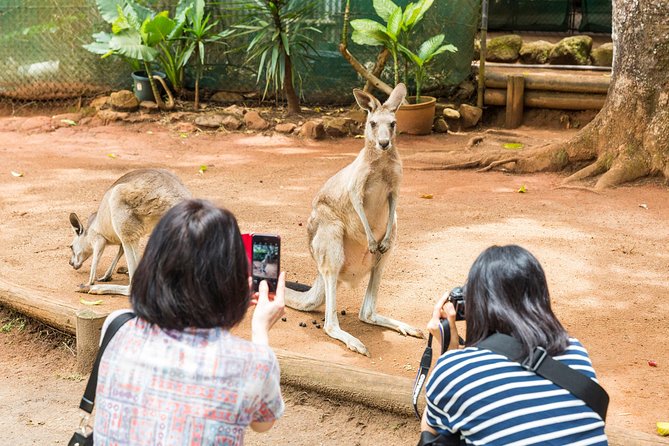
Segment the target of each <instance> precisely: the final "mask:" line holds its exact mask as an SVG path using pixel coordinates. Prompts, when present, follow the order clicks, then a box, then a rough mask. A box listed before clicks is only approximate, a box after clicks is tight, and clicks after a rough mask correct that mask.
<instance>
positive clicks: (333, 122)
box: [323, 117, 355, 138]
mask: <svg viewBox="0 0 669 446" xmlns="http://www.w3.org/2000/svg"><path fill="white" fill-rule="evenodd" d="M323 127H324V129H325V134H326V135H328V136H331V137H333V138H341V137H342V136H346V135H348V134H349V133H351V128H352V127H355V122H354V121H353V119H351V118H346V117H337V118H327V119H324V120H323Z"/></svg>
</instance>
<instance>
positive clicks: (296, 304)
mask: <svg viewBox="0 0 669 446" xmlns="http://www.w3.org/2000/svg"><path fill="white" fill-rule="evenodd" d="M353 95H354V96H355V99H356V101H357V102H358V105H359V106H360V107H361V108H362V109H364V110H366V111H367V112H368V113H367V122H366V124H365V147H364V148H363V149H362V150H361V151H360V153H359V154H358V156H357V157H356V159H355V160H354V161H353V162H352V163H351V164H349V165H348V166H346V167H344V168H343V169H342V170H340V171H339V172H337V173H336V174H335V175H334V176H333V177H331V178H330V179H329V180H328V181H327V182H326V183H325V185H324V186H323V187H322V188H321V190H320V191H319V192H318V194H317V195H316V197H315V198H314V200H313V203H312V211H311V215H310V216H309V221H308V223H307V232H308V234H309V248H310V250H311V255H312V257H313V258H314V260H315V261H316V266H317V267H318V277H317V278H316V281H315V283H314V284H313V286H312V287H311V289H310V290H309V291H307V292H298V291H294V290H286V305H288V306H289V307H291V308H295V309H297V310H302V311H313V310H315V309H316V308H317V307H319V306H320V305H322V304H323V300H325V326H324V330H325V332H326V333H327V334H328V335H330V336H331V337H333V338H335V339H338V340H340V341H342V342H343V343H344V344H346V346H347V347H348V348H349V349H351V350H353V351H356V352H358V353H361V354H363V355H367V356H370V355H369V351H368V350H367V348H366V347H365V346H364V344H363V343H362V342H360V341H359V340H358V339H357V338H355V337H354V336H352V335H350V334H349V333H347V332H345V331H344V330H342V329H341V328H340V327H339V320H338V319H337V286H338V284H339V283H347V284H350V285H352V286H353V285H355V284H356V283H357V282H358V281H360V280H361V279H363V278H364V277H365V276H366V275H368V274H369V283H368V284H367V291H366V292H365V298H364V300H363V302H362V307H361V308H360V313H359V318H360V320H361V321H363V322H367V323H369V324H375V325H381V326H383V327H387V328H391V329H393V330H397V331H399V332H400V333H402V334H404V335H410V336H415V337H419V338H422V337H423V333H422V332H421V331H420V330H418V329H416V328H414V327H411V326H409V325H407V324H405V323H403V322H400V321H397V320H394V319H390V318H388V317H384V316H381V315H379V314H378V313H377V312H376V297H377V293H378V290H379V284H380V282H381V275H382V273H383V267H384V265H385V263H386V260H387V259H388V253H389V251H390V250H391V249H392V247H393V245H394V243H395V239H396V235H397V215H396V214H395V210H396V208H397V196H398V193H399V185H400V180H401V178H402V162H401V160H400V157H399V154H398V153H397V149H396V148H395V111H396V110H397V109H398V108H399V106H400V104H401V103H402V101H403V100H404V97H405V95H406V87H405V86H404V84H398V85H397V86H396V87H395V89H394V90H393V91H392V93H391V94H390V97H389V98H388V100H387V101H386V102H385V103H384V104H383V105H382V104H381V103H380V102H379V101H378V100H377V99H376V98H375V97H374V96H372V95H370V94H368V93H365V92H363V91H361V90H357V89H356V90H353Z"/></svg>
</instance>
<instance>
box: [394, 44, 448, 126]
mask: <svg viewBox="0 0 669 446" xmlns="http://www.w3.org/2000/svg"><path fill="white" fill-rule="evenodd" d="M444 39H446V36H445V35H444V34H439V35H436V36H434V37H431V38H429V39H428V40H426V41H425V42H423V44H422V45H421V46H420V48H418V52H416V53H414V52H413V51H411V50H410V49H409V48H407V47H405V46H403V45H399V50H400V51H401V52H402V54H403V55H404V56H405V57H406V58H407V60H409V61H410V62H412V63H413V65H414V68H413V73H414V82H415V85H416V96H411V97H409V98H408V101H409V104H404V105H402V106H400V108H399V109H398V110H397V112H396V113H395V116H396V117H397V127H398V130H399V131H400V132H405V133H411V134H415V135H425V134H428V133H430V132H431V131H432V122H433V121H434V112H435V108H436V104H437V99H436V98H434V97H432V96H423V95H421V89H422V87H423V85H424V83H425V81H426V80H427V66H428V64H429V63H430V62H431V61H432V59H433V58H434V56H436V55H438V54H441V53H443V52H445V51H450V52H455V51H457V48H455V46H453V45H451V44H444Z"/></svg>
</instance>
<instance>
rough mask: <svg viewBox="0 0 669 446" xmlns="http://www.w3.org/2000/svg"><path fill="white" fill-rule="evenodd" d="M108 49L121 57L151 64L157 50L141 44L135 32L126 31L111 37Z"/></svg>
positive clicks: (140, 39)
mask: <svg viewBox="0 0 669 446" xmlns="http://www.w3.org/2000/svg"><path fill="white" fill-rule="evenodd" d="M109 47H110V48H112V49H113V50H114V51H116V52H117V53H118V54H121V55H122V56H126V57H129V58H131V59H138V60H144V61H146V62H152V61H154V60H155V59H156V57H157V56H158V50H156V49H155V48H151V47H149V46H146V45H144V44H143V43H142V38H141V36H140V35H139V33H138V32H137V31H131V30H127V31H124V32H123V33H121V34H117V35H115V36H113V37H112V38H111V40H110V41H109Z"/></svg>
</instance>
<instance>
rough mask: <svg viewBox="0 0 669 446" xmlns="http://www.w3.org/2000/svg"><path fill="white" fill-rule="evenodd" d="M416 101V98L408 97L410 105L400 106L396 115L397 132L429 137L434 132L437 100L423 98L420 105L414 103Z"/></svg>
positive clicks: (429, 97) (430, 97)
mask: <svg viewBox="0 0 669 446" xmlns="http://www.w3.org/2000/svg"><path fill="white" fill-rule="evenodd" d="M415 100H416V97H415V96H410V97H408V98H407V101H409V104H405V105H402V106H400V108H399V110H397V112H396V113H395V117H396V118H397V130H399V131H400V132H401V133H409V134H410V135H427V134H429V133H431V132H432V122H433V121H434V112H435V108H436V104H437V99H436V98H433V97H432V96H421V97H420V100H421V101H420V103H419V104H415V103H413V102H414V101H415Z"/></svg>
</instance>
